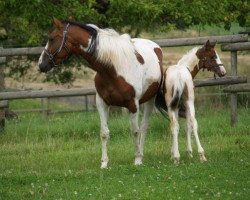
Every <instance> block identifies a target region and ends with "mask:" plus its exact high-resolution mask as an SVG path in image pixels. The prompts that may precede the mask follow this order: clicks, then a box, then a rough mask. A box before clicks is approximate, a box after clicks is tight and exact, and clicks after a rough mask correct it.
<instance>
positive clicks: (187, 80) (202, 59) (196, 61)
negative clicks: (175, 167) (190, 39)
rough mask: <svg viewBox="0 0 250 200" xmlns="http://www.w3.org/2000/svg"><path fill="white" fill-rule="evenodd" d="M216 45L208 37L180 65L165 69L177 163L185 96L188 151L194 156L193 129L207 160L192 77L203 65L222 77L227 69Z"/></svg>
mask: <svg viewBox="0 0 250 200" xmlns="http://www.w3.org/2000/svg"><path fill="white" fill-rule="evenodd" d="M214 46H215V44H214V45H212V44H210V42H209V40H208V41H207V42H206V44H205V45H204V46H203V47H201V48H199V47H195V48H193V49H192V50H191V51H189V52H188V53H187V54H186V55H184V56H183V57H182V58H181V60H180V61H179V62H178V63H177V65H173V66H170V67H169V68H168V69H167V70H166V72H165V74H164V75H165V80H164V93H165V94H164V96H165V101H166V105H167V108H168V115H169V119H170V127H171V132H172V140H173V141H172V149H171V154H172V158H173V159H174V162H175V163H179V160H180V153H179V149H178V132H179V124H178V110H179V108H178V104H179V101H180V98H183V100H184V104H185V107H186V134H187V153H188V155H189V157H193V156H192V146H191V133H192V132H193V134H194V137H195V142H196V145H197V147H198V153H199V155H200V161H201V162H203V161H206V157H205V154H204V149H203V148H202V146H201V143H200V140H199V136H198V132H197V121H196V119H195V109H194V89H193V88H194V84H193V78H194V77H195V76H196V74H197V73H198V72H199V70H200V69H203V70H204V69H207V70H209V71H213V72H214V73H215V74H217V75H218V76H219V77H222V76H224V75H225V74H226V70H225V68H224V66H223V64H222V62H221V60H220V58H219V56H218V54H217V53H216V51H215V50H214Z"/></svg>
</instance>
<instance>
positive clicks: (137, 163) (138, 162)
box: [135, 157, 142, 166]
mask: <svg viewBox="0 0 250 200" xmlns="http://www.w3.org/2000/svg"><path fill="white" fill-rule="evenodd" d="M135 165H136V166H138V165H142V158H141V157H138V158H135Z"/></svg>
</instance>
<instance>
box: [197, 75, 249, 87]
mask: <svg viewBox="0 0 250 200" xmlns="http://www.w3.org/2000/svg"><path fill="white" fill-rule="evenodd" d="M246 82H247V77H246V76H226V77H222V78H217V79H206V80H194V85H195V87H204V86H216V85H229V84H238V83H246Z"/></svg>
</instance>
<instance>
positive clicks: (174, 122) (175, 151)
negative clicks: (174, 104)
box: [168, 108, 180, 164]
mask: <svg viewBox="0 0 250 200" xmlns="http://www.w3.org/2000/svg"><path fill="white" fill-rule="evenodd" d="M168 116H169V119H170V128H171V132H172V148H171V154H172V159H174V162H175V164H178V163H179V161H180V153H179V147H178V134H179V123H178V109H175V110H172V109H171V108H169V109H168Z"/></svg>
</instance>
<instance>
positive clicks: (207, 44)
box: [205, 40, 212, 51]
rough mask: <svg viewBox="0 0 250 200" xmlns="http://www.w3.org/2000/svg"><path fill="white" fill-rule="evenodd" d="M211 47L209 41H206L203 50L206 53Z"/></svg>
mask: <svg viewBox="0 0 250 200" xmlns="http://www.w3.org/2000/svg"><path fill="white" fill-rule="evenodd" d="M211 47H212V45H211V43H210V41H209V40H208V41H207V42H206V44H205V50H206V51H207V50H209V49H211Z"/></svg>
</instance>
